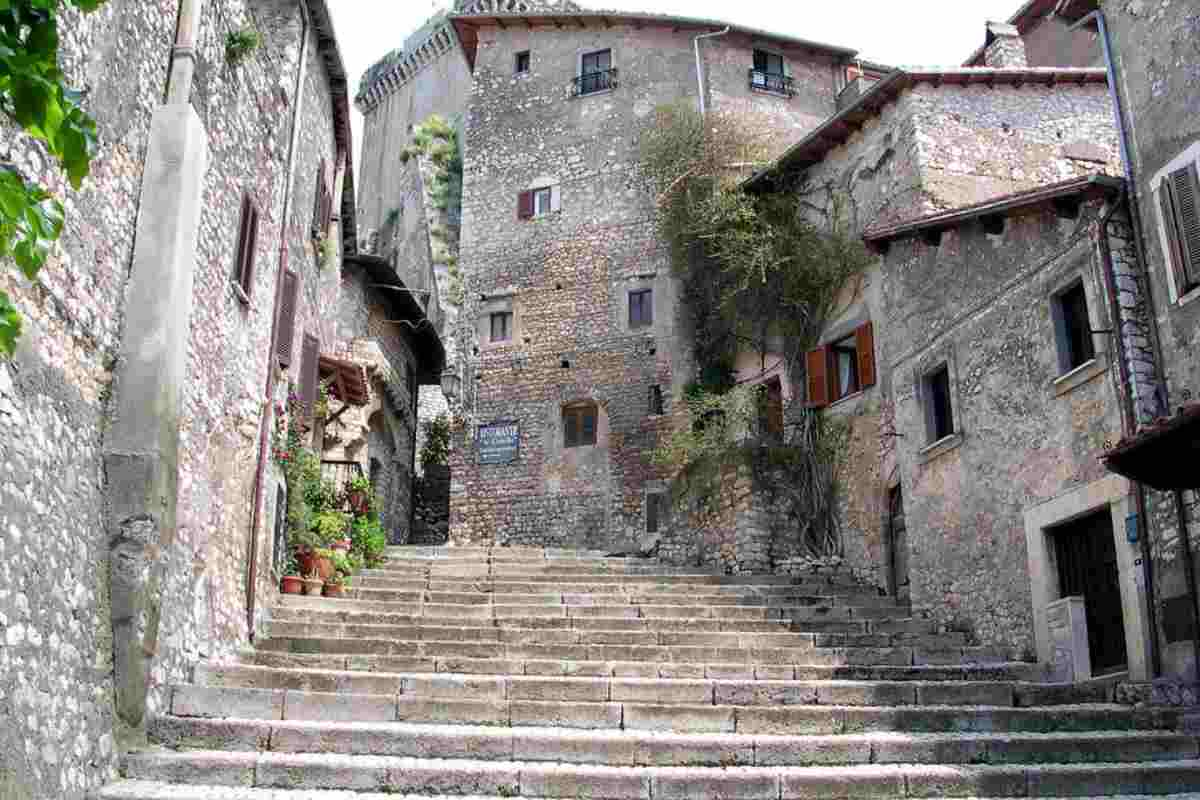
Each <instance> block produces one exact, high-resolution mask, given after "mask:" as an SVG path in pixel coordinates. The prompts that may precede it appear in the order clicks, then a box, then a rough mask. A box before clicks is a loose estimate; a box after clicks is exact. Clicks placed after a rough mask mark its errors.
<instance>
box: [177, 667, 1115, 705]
mask: <svg viewBox="0 0 1200 800" xmlns="http://www.w3.org/2000/svg"><path fill="white" fill-rule="evenodd" d="M195 681H196V684H197V685H199V686H203V687H206V688H211V687H233V688H248V689H290V690H293V691H301V692H304V691H310V692H330V693H336V692H345V693H350V694H374V695H404V696H406V697H409V696H411V697H431V698H437V697H442V698H447V699H473V700H555V701H567V700H574V701H588V702H609V701H613V702H623V701H631V702H646V703H655V704H673V703H678V704H691V705H695V704H708V703H711V704H713V705H746V706H749V705H768V706H784V705H883V706H914V705H930V706H932V705H951V706H957V705H988V706H1013V707H1031V706H1035V705H1036V706H1048V705H1067V704H1072V703H1089V702H1103V700H1104V699H1105V698H1104V696H1103V692H1102V691H1100V689H1101V687H1096V686H1094V687H1082V686H1081V687H1076V686H1074V685H1073V684H1040V683H1030V682H1025V681H1012V680H995V681H944V680H939V681H919V680H909V681H837V680H807V681H806V680H753V679H751V680H745V679H743V680H715V679H691V680H686V679H685V680H679V679H667V678H612V677H608V676H603V677H571V678H565V677H544V676H518V675H497V676H479V675H465V674H461V673H457V674H456V673H420V672H413V673H385V672H353V671H346V670H341V671H339V670H321V669H278V668H269V667H261V666H254V665H247V664H225V665H220V664H201V665H199V666H197V668H196V675H195ZM180 691H182V690H180ZM193 705H194V704H193Z"/></svg>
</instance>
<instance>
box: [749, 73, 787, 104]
mask: <svg viewBox="0 0 1200 800" xmlns="http://www.w3.org/2000/svg"><path fill="white" fill-rule="evenodd" d="M750 88H751V89H758V90H759V91H762V92H773V93H775V94H781V95H784V96H785V97H792V96H793V95H795V94H796V90H795V89H794V88H793V87H792V79H791V78H790V77H788V76H787V75H779V74H777V73H774V72H763V71H762V70H759V69H752V70H750Z"/></svg>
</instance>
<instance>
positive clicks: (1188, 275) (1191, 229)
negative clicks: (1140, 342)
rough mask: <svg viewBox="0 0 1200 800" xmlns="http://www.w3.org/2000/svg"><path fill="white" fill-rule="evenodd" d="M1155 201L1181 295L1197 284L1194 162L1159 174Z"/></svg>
mask: <svg viewBox="0 0 1200 800" xmlns="http://www.w3.org/2000/svg"><path fill="white" fill-rule="evenodd" d="M1158 204H1159V213H1160V214H1161V215H1162V223H1163V232H1164V233H1165V235H1166V245H1167V265H1168V267H1169V269H1170V270H1171V275H1172V277H1173V278H1174V283H1175V292H1176V295H1177V296H1182V295H1184V294H1186V293H1187V292H1189V291H1191V290H1192V289H1195V288H1197V287H1200V174H1198V173H1197V167H1196V164H1195V163H1194V162H1193V163H1191V164H1188V165H1187V166H1185V167H1183V168H1182V169H1177V170H1175V171H1174V172H1172V173H1170V174H1169V175H1167V176H1166V177H1165V178H1163V181H1162V184H1161V185H1160V186H1159V189H1158Z"/></svg>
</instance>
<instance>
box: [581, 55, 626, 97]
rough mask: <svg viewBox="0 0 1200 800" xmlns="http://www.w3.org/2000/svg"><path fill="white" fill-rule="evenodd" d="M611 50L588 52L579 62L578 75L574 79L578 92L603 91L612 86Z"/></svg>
mask: <svg viewBox="0 0 1200 800" xmlns="http://www.w3.org/2000/svg"><path fill="white" fill-rule="evenodd" d="M615 72H616V70H614V69H613V66H612V50H597V51H596V52H594V53H588V54H587V55H585V56H584V57H583V58H582V59H580V62H579V77H578V78H577V79H576V90H577V93H578V94H581V95H583V94H593V93H594V92H603V91H605V90H606V89H611V88H613V86H614V81H613V73H615Z"/></svg>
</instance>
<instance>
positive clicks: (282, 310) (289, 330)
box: [275, 270, 300, 369]
mask: <svg viewBox="0 0 1200 800" xmlns="http://www.w3.org/2000/svg"><path fill="white" fill-rule="evenodd" d="M279 293H280V297H279V324H278V329H277V331H276V339H275V356H276V358H277V359H278V360H279V366H281V367H283V368H284V369H287V368H288V367H289V366H291V363H292V340H293V339H294V338H295V336H296V299H297V297H298V296H299V294H300V276H298V275H297V274H296V273H294V272H292V271H291V270H287V271H285V272H284V273H283V284H282V285H281V286H280V288H279Z"/></svg>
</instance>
